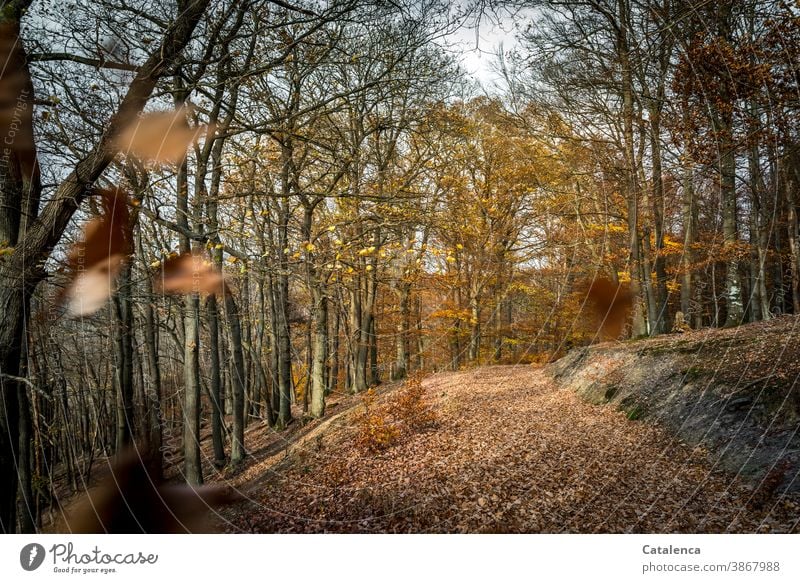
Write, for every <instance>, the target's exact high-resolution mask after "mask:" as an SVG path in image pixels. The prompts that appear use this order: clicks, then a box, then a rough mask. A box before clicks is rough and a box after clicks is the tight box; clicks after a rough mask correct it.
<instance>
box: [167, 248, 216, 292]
mask: <svg viewBox="0 0 800 583" xmlns="http://www.w3.org/2000/svg"><path fill="white" fill-rule="evenodd" d="M159 271H160V277H156V279H155V285H154V288H155V289H156V290H157V291H159V292H161V293H165V294H192V293H200V294H216V293H219V292H221V291H222V290H223V289H224V286H225V278H224V277H223V275H222V273H221V272H219V271H218V270H217V269H215V268H214V266H213V265H212V264H211V262H210V261H209V260H208V258H207V257H205V256H204V255H202V254H200V253H184V254H183V255H175V256H170V257H168V258H167V259H166V260H165V261H164V263H163V264H162V265H161V267H160V270H159Z"/></svg>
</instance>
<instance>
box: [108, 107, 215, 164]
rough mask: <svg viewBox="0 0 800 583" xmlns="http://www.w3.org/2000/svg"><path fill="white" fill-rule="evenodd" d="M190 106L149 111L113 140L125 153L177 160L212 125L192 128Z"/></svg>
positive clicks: (183, 155)
mask: <svg viewBox="0 0 800 583" xmlns="http://www.w3.org/2000/svg"><path fill="white" fill-rule="evenodd" d="M186 115H187V108H185V107H181V108H178V109H176V110H174V111H159V112H154V113H147V114H145V115H143V116H141V117H140V118H137V119H136V120H135V121H134V122H132V123H131V124H129V125H128V126H127V127H125V128H124V129H123V130H122V131H121V132H120V133H119V135H118V136H117V138H116V139H115V140H114V147H115V148H116V149H117V150H119V151H120V152H122V153H123V154H129V155H133V156H136V157H137V158H141V159H144V160H151V161H153V162H156V163H162V164H178V163H180V162H181V161H182V160H183V158H184V157H185V156H186V150H187V148H188V147H189V145H190V144H192V143H193V142H194V141H196V140H197V139H198V138H199V137H200V136H201V135H202V134H203V133H205V132H206V130H207V129H208V130H209V131H211V129H210V128H207V126H198V127H196V128H190V127H189V123H188V122H187V121H186Z"/></svg>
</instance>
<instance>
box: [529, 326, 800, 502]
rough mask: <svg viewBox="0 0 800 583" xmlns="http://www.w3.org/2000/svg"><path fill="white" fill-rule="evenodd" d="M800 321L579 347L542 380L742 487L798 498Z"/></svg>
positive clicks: (554, 365)
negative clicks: (657, 432)
mask: <svg viewBox="0 0 800 583" xmlns="http://www.w3.org/2000/svg"><path fill="white" fill-rule="evenodd" d="M798 340H800V318H799V317H794V316H792V317H789V316H786V317H781V318H777V319H774V320H772V321H770V322H762V323H757V324H750V325H747V326H741V327H739V328H733V329H727V330H719V329H706V330H698V331H694V332H689V333H684V334H671V335H668V336H662V337H658V338H654V339H649V340H639V341H632V342H622V343H619V342H617V343H605V344H599V345H595V346H591V347H588V348H577V349H574V350H572V351H570V352H569V354H567V355H566V356H565V357H564V358H562V359H560V360H558V361H557V362H555V363H553V364H551V365H549V366H548V367H547V368H546V369H545V372H546V373H547V374H549V375H550V377H551V378H552V379H553V380H554V381H556V382H557V383H558V384H559V385H560V386H562V387H564V388H568V389H570V390H574V391H576V392H577V393H578V394H579V395H581V396H582V397H583V398H584V399H586V400H587V401H589V402H591V403H595V404H607V405H610V406H614V407H617V408H619V409H621V410H622V411H624V412H625V413H626V415H627V416H628V418H629V419H631V420H638V419H642V420H645V421H647V422H655V423H657V424H659V425H662V426H664V427H666V428H667V429H668V430H669V431H670V432H671V433H673V434H674V435H675V436H676V437H677V438H678V439H679V440H681V441H685V442H687V443H689V444H692V445H698V446H702V447H704V448H706V449H708V451H709V455H710V456H711V459H712V460H713V463H714V464H715V465H716V466H719V467H720V468H722V469H724V470H726V471H728V472H732V473H734V474H738V475H739V476H740V477H741V478H743V479H745V480H746V481H752V482H753V483H754V484H756V485H758V484H762V487H763V485H767V486H769V487H770V488H774V489H780V490H785V489H787V488H788V489H790V490H792V491H800V478H798V471H800V387H798V385H797V381H798V375H800V343H798Z"/></svg>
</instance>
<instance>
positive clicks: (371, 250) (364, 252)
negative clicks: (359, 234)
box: [358, 246, 375, 257]
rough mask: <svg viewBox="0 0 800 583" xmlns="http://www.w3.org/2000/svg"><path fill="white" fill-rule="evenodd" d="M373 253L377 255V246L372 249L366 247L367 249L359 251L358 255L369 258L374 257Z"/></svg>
mask: <svg viewBox="0 0 800 583" xmlns="http://www.w3.org/2000/svg"><path fill="white" fill-rule="evenodd" d="M373 253H375V246H371V247H365V248H363V249H359V250H358V254H359V255H360V256H361V257H365V256H367V255H372V254H373Z"/></svg>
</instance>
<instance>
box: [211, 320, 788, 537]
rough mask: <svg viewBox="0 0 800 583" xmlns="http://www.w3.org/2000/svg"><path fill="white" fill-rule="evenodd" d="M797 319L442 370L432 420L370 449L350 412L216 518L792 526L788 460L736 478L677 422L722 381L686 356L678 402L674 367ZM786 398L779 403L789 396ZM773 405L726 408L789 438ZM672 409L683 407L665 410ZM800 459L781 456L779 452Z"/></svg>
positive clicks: (352, 526) (400, 526)
mask: <svg viewBox="0 0 800 583" xmlns="http://www.w3.org/2000/svg"><path fill="white" fill-rule="evenodd" d="M771 326H774V327H775V330H773V328H772V327H771ZM787 326H789V327H790V328H791V329H792V330H793V326H794V324H793V321H791V322H790V321H789V319H786V321H785V322H776V323H773V324H771V325H770V326H764V327H763V328H764V329H763V330H761V329H753V328H752V327H751V328H750V331H745V330H744V328H742V329H740V330H739V331H738V332H737V331H714V332H710V333H706V335H707V337H705V338H704V337H703V335H702V333H693V334H692V335H687V336H685V337H670V338H665V339H658V340H647V341H641V342H636V343H626V344H622V345H600V346H596V347H592V348H590V349H580V350H578V351H576V352H575V353H574V354H573V353H571V354H569V355H568V356H567V357H565V359H562V361H559V362H558V363H556V364H554V365H551V366H550V367H546V368H543V369H542V368H538V369H537V368H532V367H529V366H506V367H501V366H496V367H484V368H480V369H476V370H471V371H465V372H458V373H442V374H437V375H434V376H432V377H429V378H428V379H426V380H425V382H424V386H425V388H426V392H427V395H428V399H429V401H430V404H431V406H432V409H433V410H434V412H435V414H436V416H437V421H436V424H435V426H433V427H431V428H429V429H427V430H424V431H420V432H416V433H412V434H410V435H407V436H405V437H404V438H403V439H401V440H400V442H399V443H398V444H396V445H394V446H392V447H390V448H388V449H387V450H385V451H382V452H379V453H367V452H365V451H364V450H362V449H360V448H358V447H357V446H356V444H355V441H356V439H355V437H356V428H355V427H354V425H355V421H354V419H355V416H356V415H357V414H358V411H359V410H360V407H355V408H353V409H351V410H349V411H344V412H343V413H340V414H339V415H338V416H337V417H336V418H335V419H334V420H333V422H330V423H327V424H324V425H319V426H318V428H317V429H316V430H314V432H313V434H307V437H306V438H305V439H304V440H303V441H302V442H298V443H295V444H294V446H293V447H292V448H291V450H287V453H286V454H285V455H283V456H280V457H279V458H275V456H273V458H272V459H271V460H270V461H263V462H261V463H256V464H255V465H253V466H251V467H250V468H249V470H248V471H247V472H246V476H247V479H246V480H243V479H242V480H239V483H240V486H241V489H242V491H243V492H244V494H245V495H246V496H247V497H248V501H247V502H245V503H242V504H239V505H237V506H235V507H233V508H230V509H227V510H226V511H225V512H224V513H223V514H222V515H221V516H220V520H221V526H222V528H224V529H225V530H228V531H233V532H241V531H246V532H722V531H729V532H765V531H769V532H787V531H792V530H793V529H796V528H797V520H798V515H799V513H798V509H799V508H800V507H799V506H798V504H797V497H796V495H795V494H790V493H786V492H785V489H786V488H785V486H786V485H788V482H790V481H791V480H790V479H788V476H789V475H790V473H791V469H789V468H787V467H786V466H785V464H783V465H781V468H782V469H781V470H780V472H772V473H769V472H767V479H765V480H758V479H756V480H753V479H751V478H752V477H753V476H752V475H751V476H749V477H747V476H744V475H743V473H742V472H738V474H737V472H736V471H734V472H731V471H730V468H723V467H722V466H721V465H720V464H719V463H718V461H719V455H718V449H717V445H715V444H714V443H710V442H709V444H708V446H705V445H704V444H706V441H707V440H705V439H696V438H697V437H698V436H700V437H702V436H701V435H700V434H699V433H697V432H696V430H695V432H694V433H693V432H692V431H685V430H684V429H683V428H681V427H680V426H676V425H675V423H677V421H676V420H678V419H683V420H684V423H683V425H684V426H685V427H690V428H692V427H693V428H696V427H700V426H702V423H707V420H708V415H710V414H711V413H709V412H708V411H706V410H705V408H706V407H707V406H708V405H709V403H713V402H714V401H713V398H712V397H710V396H704V397H703V400H699V401H698V399H697V398H695V399H694V400H693V399H692V396H693V395H695V396H696V395H700V394H701V393H702V394H704V395H705V394H711V395H716V394H718V393H719V394H723V393H724V391H725V390H726V389H723V388H722V387H723V386H727V385H722V384H720V385H716V384H713V383H712V386H713V387H714V388H713V389H711V390H706V391H705V393H703V392H702V389H701V382H700V381H701V379H702V378H705V376H706V373H705V369H703V368H701V364H700V362H701V361H702V362H706V361H704V360H703V358H705V356H703V355H704V354H705V353H702V352H701V353H697V358H696V360H697V362H696V363H695V364H694V365H692V366H696V367H698V371H697V374H696V376H695V375H694V373H684V376H685V377H686V378H691V380H692V382H691V383H685V384H683V385H682V386H681V387H678V388H677V389H675V390H676V391H677V393H676V394H675V395H672V396H670V395H671V393H670V391H671V390H673V389H667V388H666V387H667V384H666V379H671V378H672V375H673V373H668V371H669V370H673V369H676V370H680V369H681V367H684V366H685V363H684V360H683V359H684V358H689V359H691V355H692V354H695V353H694V352H692V348H693V347H694V348H696V346H695V344H693V343H697V342H700V343H701V344H703V346H704V347H705V348H706V349H709V350H713V351H714V354H716V355H717V356H716V357H715V358H717V359H719V358H720V352H719V351H720V350H722V348H721V346H728V347H729V348H730V349H731V351H733V350H734V347H735V346H739V345H740V343H741V346H748V347H749V348H748V349H747V351H748V352H753V351H756V352H757V346H756V345H757V344H758V343H757V342H750V341H748V340H746V336H747V334H745V333H743V332H746V333H749V334H753V335H754V336H761V335H764V334H766V335H770V334H772V333H773V332H774V333H775V334H776V335H777V336H780V337H784V336H785V334H786V333H787V330H786V327H787ZM778 329H780V330H782V332H780V333H779V332H777V330H778ZM669 343H673V344H669ZM731 354H734V352H731ZM735 354H739V353H735ZM740 356H741V355H740ZM759 358H761V359H762V360H766V359H768V358H769V357H768V356H763V357H759ZM773 358H774V357H773ZM756 360H757V359H751V360H750V361H748V362H750V365H749V366H748V367H747V370H748V371H756V370H757V367H756V365H758V366H762V365H763V364H764V363H763V362H761V361H758V362H756ZM637 362H639V363H640V364H638V365H637V364H636V363H637ZM779 362H780V361H779ZM613 363H616V364H613ZM712 364H713V363H712V361H711V360H708V361H707V364H706V366H711V365H712ZM639 366H640V367H642V368H641V370H640V369H639V368H638V367H639ZM780 366H781V372H784V371H785V370H786V368H784V367H783V365H780ZM687 370H688V369H687ZM731 370H733V368H732V367H731ZM647 371H650V374H649V375H647V374H645V372H647ZM728 372H730V371H728ZM637 374H638V375H639V376H638V377H637V376H636V375H637ZM753 374H761V373H760V372H754V373H753ZM773 376H774V375H773ZM715 378H716V379H718V380H719V379H721V378H722V375H720V374H718V375H717V376H716V377H715ZM743 378H745V377H743ZM770 378H772V377H770ZM669 382H670V383H671V382H672V381H669ZM745 382H749V381H745ZM669 386H670V387H672V385H671V384H670V385H669ZM676 386H677V385H676ZM687 386H688V387H689V389H686V388H685V387H687ZM755 386H756V385H754V384H753V385H750V386H748V387H747V388H746V389H744V391H749V390H753V389H754V387H755ZM779 386H783V385H782V384H781V385H779ZM654 387H655V388H654ZM740 389H741V386H740ZM777 390H778V389H777V388H776V390H775V391H773V392H772V393H770V394H774V395H777V394H778V393H777V392H776V391H777ZM742 392H743V391H742V390H740V391H739V392H738V393H736V394H737V395H738V394H739V393H742ZM391 393H392V391H387V393H386V394H384V395H382V396H379V397H378V404H380V402H381V401H385V400H386V399H389V398H391ZM747 395H749V398H751V403H752V404H753V406H752V409H753V411H756V410H760V409H759V407H760V405H758V404H757V403H758V402H760V397H758V398H757V397H756V396H755V395H751V394H750V393H747ZM792 395H793V393H792V391H789V392H788V393H787V394H786V395H784V397H785V398H784V399H783V400H784V401H785V402H786V403H790V402H792V401H791V400H792V399H793V398H794V397H793V396H792ZM714 398H718V397H714ZM735 398H745V396H744V395H742V396H739V397H735ZM709 399H710V400H709ZM775 399H778V397H774V399H773V400H771V401H769V402H768V403H764V404H763V412H764V415H766V417H765V416H763V415H761V416H760V415H755V414H753V415H750V416H747V415H744V414H742V413H741V412H742V411H744V409H742V408H741V407H739V408H733V409H732V411H738V412H740V413H739V414H738V418H739V419H740V420H745V421H747V420H748V419H750V418H752V419H753V420H754V421H753V423H754V424H751V425H752V427H756V426H757V424H758V423H762V424H763V423H765V422H766V423H767V424H768V425H769V421H767V420H771V421H772V424H771V425H769V426H770V427H774V428H776V429H777V428H780V431H781V432H783V431H786V430H787V427H789V426H790V425H791V423H792V420H793V419H794V422H795V423H796V418H794V417H792V415H793V413H790V412H789V408H788V407H786V406H784V407H778V408H777V409H775V405H774V402H773V401H774V400H775ZM592 401H594V402H592ZM731 401H732V399H729V400H728V406H730V402H731ZM606 402H608V403H609V404H612V405H621V406H622V408H621V409H619V408H618V407H616V406H608V405H607V404H605V403H606ZM686 403H695V404H696V406H695V407H694V411H695V412H696V413H697V414H698V415H701V417H702V418H701V420H700V421H696V422H695V421H694V420H693V418H692V417H689V418H686V417H685V416H684V414H685V411H686V410H687V407H688V405H686ZM720 406H721V405H720ZM792 406H794V405H792ZM671 407H674V408H675V409H676V411H678V413H675V414H674V415H672V414H667V413H666V412H667V411H669V410H670V408H671ZM794 411H795V412H796V409H794ZM770 412H772V413H771V416H769V413H770ZM782 412H785V414H784V413H782ZM673 417H674V418H673ZM703 420H705V421H703ZM747 423H750V422H749V421H747ZM751 425H747V427H748V428H750V429H752V427H751ZM723 427H725V426H724V425H723ZM750 429H748V431H744V430H743V431H742V432H740V433H738V434H736V435H737V437H736V439H734V440H733V441H732V442H731V444H732V446H733V447H735V448H737V449H738V448H739V441H737V440H738V439H740V438H741V436H746V437H747V436H750V433H749V431H750ZM676 430H677V431H676ZM720 431H721V432H722V433H720V434H719V435H724V431H727V429H725V430H724V431H723V430H722V429H721V430H720ZM709 435H714V436H716V435H717V433H715V432H713V431H712V432H711V433H709ZM781 435H783V434H781ZM689 437H693V438H694V439H693V440H692V439H689ZM747 439H750V437H747ZM768 439H772V434H770V435H769V436H768V437H765V440H764V441H766V440H768ZM792 443H794V442H792ZM729 449H730V448H729ZM770 451H771V452H774V448H773V449H772V450H770ZM794 455H796V452H790V451H788V449H787V451H786V452H784V455H783V457H784V458H787V459H789V460H794V459H795V458H794V457H792V456H794ZM791 463H794V461H791ZM779 465H780V464H779ZM748 467H749V466H748ZM749 473H750V474H753V472H752V471H750V472H749ZM778 474H780V475H778Z"/></svg>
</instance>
